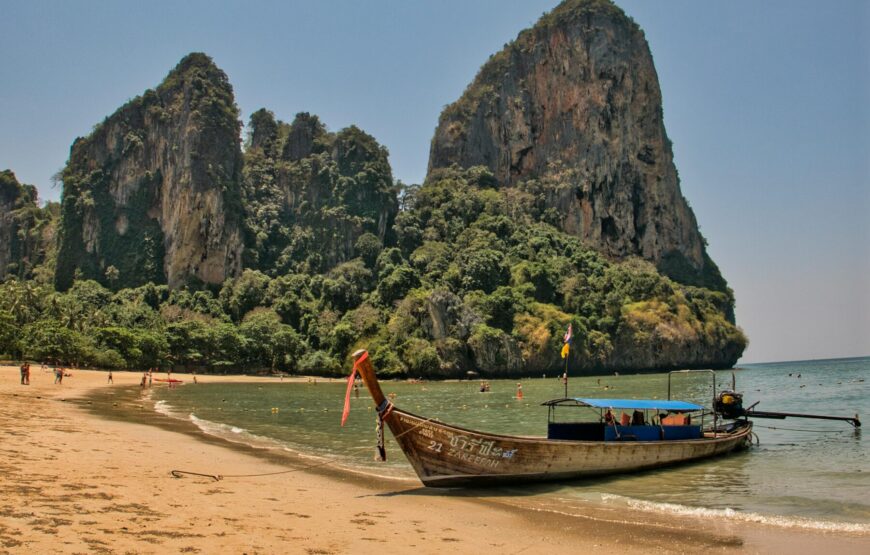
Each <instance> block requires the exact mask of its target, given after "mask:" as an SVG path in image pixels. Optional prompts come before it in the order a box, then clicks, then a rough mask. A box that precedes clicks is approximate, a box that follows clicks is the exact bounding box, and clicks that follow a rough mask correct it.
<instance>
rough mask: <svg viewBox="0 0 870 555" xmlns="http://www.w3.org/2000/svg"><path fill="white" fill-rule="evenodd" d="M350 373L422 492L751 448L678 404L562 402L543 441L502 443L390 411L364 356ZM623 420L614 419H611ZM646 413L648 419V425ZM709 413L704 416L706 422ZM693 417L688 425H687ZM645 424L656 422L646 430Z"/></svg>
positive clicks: (738, 423)
mask: <svg viewBox="0 0 870 555" xmlns="http://www.w3.org/2000/svg"><path fill="white" fill-rule="evenodd" d="M354 359H355V360H356V364H355V368H356V369H357V370H358V371H359V373H360V375H361V377H362V380H363V382H364V383H365V384H366V387H367V388H368V390H369V393H371V395H372V398H373V399H374V401H375V404H376V406H377V408H378V415H379V416H380V418H381V419H382V421H383V422H385V423H386V424H387V425H388V426H389V428H390V431H392V433H393V436H394V437H395V439H396V441H397V442H398V444H399V446H400V447H401V449H402V451H403V452H404V453H405V456H406V457H407V458H408V461H409V462H410V463H411V466H412V467H413V468H414V470H415V471H416V473H417V476H419V478H420V480H421V481H422V482H423V484H424V485H426V486H432V487H446V486H484V485H493V484H505V483H522V482H533V481H550V480H570V479H576V478H584V477H589V476H599V475H605V474H616V473H624V472H633V471H637V470H645V469H651V468H659V467H663V466H669V465H674V464H678V463H684V462H688V461H694V460H698V459H704V458H707V457H714V456H717V455H724V454H726V453H731V452H733V451H736V450H739V449H742V448H744V447H747V446H748V445H749V444H750V443H751V432H752V422H750V421H748V420H746V419H744V420H735V421H733V422H730V423H728V424H727V425H720V422H719V421H718V419H717V418H716V416H715V414H713V417H712V418H711V419H712V420H713V426H712V427H711V428H710V429H708V430H704V428H703V422H698V421H697V420H698V418H699V417H700V418H701V419H703V418H704V416H705V413H704V412H703V407H701V406H700V405H696V404H693V403H686V402H683V401H670V400H667V401H663V400H661V401H660V400H654V399H651V400H635V399H581V398H562V399H554V400H551V401H547V402H546V403H543V404H544V405H545V406H548V407H549V418H548V426H547V437H534V436H509V435H499V434H491V433H486V432H479V431H475V430H469V429H467V428H461V427H459V426H451V425H449V424H444V423H442V422H438V421H436V420H434V419H432V418H426V417H423V416H418V415H415V414H412V413H410V412H407V411H405V410H402V409H400V408H398V407H396V406H394V405H393V404H392V403H391V402H390V401H389V400H388V399H387V398H386V397H384V394H383V392H382V391H381V387H380V384H379V383H378V379H377V376H376V375H375V371H374V369H373V368H372V365H371V362H370V361H369V359H368V353H367V352H366V351H357V352H356V353H354ZM566 407H571V408H570V410H571V411H572V413H576V411H577V409H578V408H582V407H585V408H588V409H591V410H593V411H598V418H597V420H596V421H592V422H581V421H568V422H557V421H556V411H557V409H563V410H560V411H559V412H560V415H561V414H562V413H564V412H565V410H564V408H566ZM625 410H628V411H632V413H631V415H628V413H625V412H623V413H622V415H621V417H620V418H617V417H616V415H615V414H614V413H613V411H625ZM650 413H652V414H653V415H654V416H653V417H652V418H650ZM710 414H711V413H706V415H708V416H709V415H710ZM693 416H694V418H695V423H693V422H692V420H691V418H692V417H693ZM652 422H655V424H653V423H652Z"/></svg>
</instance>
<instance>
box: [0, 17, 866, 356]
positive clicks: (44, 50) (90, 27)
mask: <svg viewBox="0 0 870 555" xmlns="http://www.w3.org/2000/svg"><path fill="white" fill-rule="evenodd" d="M555 4H556V2H555V1H554V0H549V1H544V0H486V1H473V0H439V1H437V2H436V1H423V0H395V1H391V2H386V1H374V0H368V1H365V2H360V1H356V0H354V1H348V0H341V1H339V0H331V1H314V0H309V1H307V2H298V1H290V0H287V1H283V2H277V1H276V2H257V1H251V2H218V1H213V2H204V1H185V2H164V1H150V2H122V1H87V2H85V1H79V2H72V1H54V2H44V1H24V0H22V1H18V2H13V1H9V0H0V14H2V18H3V22H4V25H3V32H2V33H0V76H2V79H0V169H5V168H10V169H12V170H13V171H14V172H15V173H16V174H17V175H18V177H19V179H20V180H21V181H24V182H26V183H32V184H34V185H37V186H38V187H39V189H40V194H41V195H42V197H43V198H44V199H57V198H58V197H59V191H58V190H56V189H52V188H51V181H50V177H51V175H52V174H54V173H55V172H56V171H57V170H59V169H60V168H61V167H62V166H63V165H64V163H65V161H66V158H67V156H68V154H69V146H70V144H71V143H72V141H73V139H75V137H77V136H80V135H86V134H87V133H88V132H89V131H90V130H91V128H92V127H93V126H94V124H96V123H98V122H100V121H101V120H102V119H103V118H104V117H105V116H107V115H109V114H111V113H112V112H113V111H114V110H115V109H116V108H118V107H119V106H120V105H121V104H123V103H124V102H125V101H126V100H128V99H130V98H132V97H134V96H137V95H139V94H141V93H142V92H143V91H144V90H145V89H147V88H150V87H154V86H156V85H157V84H158V83H159V82H160V81H161V80H162V79H163V77H164V76H165V75H166V73H167V72H168V71H169V70H170V69H171V68H172V67H173V66H174V65H175V64H176V63H177V62H178V60H179V59H180V58H181V57H182V56H184V55H185V54H187V53H188V52H191V51H203V52H206V53H207V54H209V55H211V56H212V57H213V58H214V60H215V62H216V63H217V64H218V66H220V67H221V68H222V69H223V70H224V71H225V72H226V73H227V74H228V75H229V78H230V81H231V83H232V84H233V87H234V88H235V93H236V99H237V102H238V104H239V107H240V108H241V111H242V115H243V118H244V119H245V121H246V120H247V117H248V116H249V115H250V114H251V112H253V111H254V110H256V109H258V108H260V107H266V108H268V109H270V110H272V111H273V112H274V113H275V115H276V116H277V117H279V118H280V119H284V120H291V119H292V118H293V115H294V114H295V113H296V112H299V111H309V112H312V113H315V114H318V115H319V116H320V117H321V119H322V120H323V121H324V122H325V123H326V124H327V125H328V126H329V127H330V128H331V129H333V130H335V129H339V128H341V127H344V126H347V125H349V124H352V123H355V124H357V125H359V126H360V127H361V128H363V129H364V130H366V131H367V132H369V133H371V134H372V135H374V136H375V137H376V138H377V139H378V140H379V141H380V142H381V143H382V144H384V145H386V146H387V148H389V150H390V153H391V156H390V162H391V164H392V166H393V171H394V174H395V176H396V177H397V178H398V179H401V180H402V181H405V182H406V183H418V182H420V181H421V180H422V179H423V177H424V174H425V171H426V163H427V159H428V153H429V141H430V139H431V136H432V132H433V130H434V128H435V124H436V122H437V118H438V114H439V113H440V111H441V109H442V108H443V106H444V105H446V104H448V103H450V102H452V101H453V100H455V99H456V98H457V97H458V96H459V95H460V94H461V92H462V90H463V89H464V88H465V86H466V85H467V84H468V83H469V82H470V81H471V79H472V78H473V77H474V75H475V73H476V72H477V70H478V68H479V67H480V65H481V64H482V63H483V62H484V61H485V60H486V59H487V57H488V56H489V55H490V54H492V53H494V52H496V51H497V50H499V49H500V48H501V47H502V45H503V44H504V43H506V42H508V41H510V40H512V39H513V38H514V37H515V36H516V34H517V33H518V32H519V31H520V30H521V29H523V28H525V27H527V26H530V25H531V24H533V23H534V22H535V21H536V20H537V18H538V17H539V16H540V15H541V14H542V13H543V12H544V11H547V10H549V9H551V8H552V7H553V6H554V5H555ZM618 4H619V5H620V6H622V8H623V9H624V10H625V11H626V12H627V13H628V14H629V15H630V16H631V17H633V18H634V19H635V21H637V22H638V23H639V24H640V26H641V27H642V28H643V29H644V31H645V32H646V36H647V39H648V40H649V42H650V47H651V49H652V53H653V57H654V59H655V63H656V67H657V69H658V72H659V78H660V81H661V86H662V94H663V97H664V114H665V125H666V127H667V130H668V134H669V135H670V137H671V139H672V140H673V142H674V151H675V158H676V164H677V168H678V170H679V172H680V176H681V178H682V188H683V193H684V194H685V196H686V197H687V198H688V200H689V202H690V204H691V205H692V206H693V208H694V209H695V212H696V214H697V216H698V221H699V223H700V224H701V229H702V232H703V233H704V235H705V236H706V237H707V239H708V241H709V244H710V247H709V250H710V253H711V256H712V257H713V259H714V260H716V262H717V263H718V264H719V266H720V267H721V269H722V271H723V273H724V275H725V277H726V278H727V279H728V281H729V282H730V284H731V286H732V287H733V288H734V290H735V293H736V296H737V320H738V324H739V325H740V326H741V327H743V328H744V330H745V331H746V332H747V334H748V335H749V337H750V341H751V344H750V347H749V349H748V350H747V352H746V355H745V356H744V359H743V361H745V362H760V361H769V360H789V359H803V358H822V357H839V356H856V355H868V354H870V2H866V1H862V0H839V1H837V2H823V1H817V2H805V1H798V0H768V1H765V2H756V1H749V0H737V1H734V0H729V1H720V2H696V1H694V0H670V1H664V2H651V1H640V0H622V1H619V2H618Z"/></svg>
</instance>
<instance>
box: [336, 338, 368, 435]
mask: <svg viewBox="0 0 870 555" xmlns="http://www.w3.org/2000/svg"><path fill="white" fill-rule="evenodd" d="M367 358H369V354H368V352H365V353H363V354H362V356H360V357H359V358H358V359H356V362H354V363H353V370H351V372H350V376H349V377H348V378H347V393H345V395H344V410H343V411H342V412H341V425H342V426H344V423H345V422H346V421H347V417H348V415H349V414H350V392H351V391H352V390H353V382H354V380H355V379H356V373H357V372H358V369H357V367H358V366H359V365H360V363H361V362H362V361H364V360H365V359H367Z"/></svg>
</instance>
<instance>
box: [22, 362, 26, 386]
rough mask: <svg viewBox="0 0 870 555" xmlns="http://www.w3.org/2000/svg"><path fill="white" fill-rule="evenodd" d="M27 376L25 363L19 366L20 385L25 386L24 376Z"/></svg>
mask: <svg viewBox="0 0 870 555" xmlns="http://www.w3.org/2000/svg"><path fill="white" fill-rule="evenodd" d="M26 375H27V363H26V362H25V363H24V364H22V365H21V385H27V384H26V383H25V376H26Z"/></svg>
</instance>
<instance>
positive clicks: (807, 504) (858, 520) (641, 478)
mask: <svg viewBox="0 0 870 555" xmlns="http://www.w3.org/2000/svg"><path fill="white" fill-rule="evenodd" d="M732 378H734V379H736V384H737V390H738V391H739V392H742V393H743V394H744V406H747V407H748V406H749V405H751V404H752V403H755V402H756V401H760V403H759V405H758V409H759V410H768V411H781V412H798V413H809V414H835V415H839V416H854V415H855V414H860V415H862V416H864V417H865V418H866V419H867V420H870V357H866V358H856V359H839V360H826V361H806V362H784V363H772V364H751V365H744V366H743V367H742V368H739V369H736V370H734V371H733V372H732V371H722V372H717V373H716V382H717V383H716V387H717V390H721V389H722V388H730V387H731V383H732ZM671 379H672V383H671V388H672V398H674V399H680V400H686V401H693V402H696V403H699V404H703V405H705V406H710V404H711V400H712V378H711V374H709V373H693V374H675V375H673V376H672V378H671ZM207 381H208V377H207V376H205V377H202V379H201V380H200V383H199V384H198V385H191V384H187V385H184V386H181V387H178V388H174V389H169V388H161V389H157V390H155V392H154V399H155V400H156V404H155V408H156V409H157V410H159V411H161V412H163V413H165V414H168V415H171V416H175V417H178V418H183V419H189V420H191V421H192V422H194V423H195V424H196V425H197V426H199V427H200V429H202V430H203V431H204V432H205V433H208V434H213V435H216V436H220V437H223V438H225V439H227V440H230V441H235V442H240V443H245V444H248V445H253V446H256V447H261V448H264V449H284V450H290V451H294V452H297V453H299V454H302V455H304V456H310V457H315V458H318V459H320V460H329V461H334V463H335V464H337V465H339V466H343V467H344V468H347V469H348V470H351V469H352V470H354V471H358V472H366V473H372V474H376V475H380V476H389V477H396V478H404V479H407V480H409V481H412V480H414V472H413V470H412V469H411V466H410V464H409V463H408V462H407V460H406V459H405V458H404V455H403V454H402V452H401V451H400V449H399V448H398V445H397V444H396V443H395V441H394V440H393V439H392V437H391V435H390V433H389V431H387V432H386V440H387V441H386V449H387V454H388V456H387V461H386V462H376V461H374V460H373V459H374V458H373V454H374V451H375V422H376V418H375V414H376V413H375V411H374V406H373V403H372V401H371V398H370V397H369V395H368V392H367V391H366V390H365V388H364V387H361V390H360V392H359V396H358V397H357V396H355V395H352V396H351V411H350V417H349V419H348V422H347V424H346V425H345V426H344V427H341V426H340V425H339V424H340V419H341V411H342V406H343V403H344V396H345V389H346V384H345V382H344V381H342V380H327V379H318V380H316V382H315V381H312V382H310V383H298V382H283V383H281V382H278V380H277V379H276V383H258V384H255V383H247V384H245V383H238V384H208V383H202V382H207ZM520 382H521V383H522V389H523V394H524V395H523V399H521V400H520V399H517V398H516V397H517V395H516V393H517V383H518V382H517V380H490V383H491V391H490V392H488V393H481V392H480V391H479V389H480V384H479V382H478V381H475V380H473V381H459V382H456V381H454V382H423V383H407V382H389V381H382V382H381V385H382V388H383V390H384V392H385V393H387V394H395V399H394V403H395V404H396V405H397V406H400V407H401V408H402V409H404V410H407V411H410V412H413V413H416V414H420V415H424V416H426V417H430V418H437V419H438V420H441V421H443V422H447V423H450V424H456V425H459V426H463V427H468V428H472V429H476V430H481V431H488V432H494V433H503V434H512V435H539V436H545V435H546V428H547V408H546V407H543V406H541V405H540V403H541V402H543V401H546V400H548V399H552V398H557V397H562V396H563V395H564V393H565V392H564V385H563V384H562V382H561V380H560V379H559V378H558V377H555V376H549V377H545V376H536V377H531V378H525V379H522V380H520ZM568 392H569V395H570V396H572V397H574V396H576V397H596V398H599V397H605V398H653V399H665V398H667V395H668V375H667V374H642V375H608V376H597V377H596V376H592V377H572V378H571V379H570V380H569V385H568ZM561 410H562V409H560V411H561ZM565 410H567V409H565ZM578 410H588V409H578ZM754 423H755V431H756V433H757V435H758V441H759V444H758V445H755V446H753V447H752V448H751V449H749V450H748V451H744V452H740V453H736V454H733V455H731V456H727V457H720V458H715V459H709V460H706V461H701V462H697V463H692V464H686V465H682V466H677V467H672V468H667V469H661V470H654V471H646V472H638V473H634V474H627V475H619V476H613V477H606V478H595V479H587V480H579V481H573V482H568V483H561V484H547V485H529V486H510V487H504V488H499V490H500V494H506V495H516V496H518V497H520V498H523V499H525V502H526V503H529V504H533V505H535V506H536V507H537V508H541V509H543V510H559V511H562V512H564V511H568V512H570V511H571V508H572V506H574V505H575V504H576V505H577V506H578V507H579V506H580V505H583V504H585V505H587V506H588V503H589V502H593V503H604V504H607V505H610V506H612V507H621V506H627V507H632V508H634V509H639V510H644V511H651V512H655V513H676V514H686V515H696V516H701V517H705V516H709V517H714V518H725V519H734V520H746V521H758V522H764V523H768V524H773V525H778V526H785V527H798V528H811V529H827V530H832V531H846V532H855V533H859V534H870V463H868V455H870V449H868V445H870V439H868V435H870V430H868V433H862V431H861V429H860V428H858V429H856V428H853V427H852V426H851V425H849V424H848V423H846V422H839V421H825V420H806V419H796V418H789V419H787V420H768V419H755V420H754Z"/></svg>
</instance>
